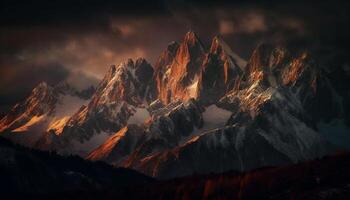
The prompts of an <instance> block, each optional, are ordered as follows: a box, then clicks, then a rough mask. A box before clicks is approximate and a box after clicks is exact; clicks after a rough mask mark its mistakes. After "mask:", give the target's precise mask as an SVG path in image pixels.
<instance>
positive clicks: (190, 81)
mask: <svg viewBox="0 0 350 200" xmlns="http://www.w3.org/2000/svg"><path fill="white" fill-rule="evenodd" d="M175 49H176V53H175V55H174V58H173V59H169V58H171V56H172V54H173V52H174V50H175ZM204 54H205V51H204V47H203V45H202V43H201V42H200V40H199V38H198V37H197V35H196V34H195V33H194V32H188V33H187V34H186V36H185V38H184V40H183V41H182V43H181V44H180V45H179V46H178V47H177V45H176V44H173V45H172V46H170V47H168V49H167V50H166V52H164V53H163V55H162V56H164V57H161V58H159V61H158V63H159V66H157V68H158V69H162V70H161V73H159V74H158V75H157V78H158V81H157V83H158V86H157V87H158V91H159V98H160V99H161V100H162V101H163V102H164V103H165V104H167V103H170V102H171V101H174V100H177V99H183V100H188V99H190V98H196V97H197V90H198V79H199V76H200V73H201V63H202V61H203V58H204ZM168 55H169V57H168ZM168 63H169V64H168Z"/></svg>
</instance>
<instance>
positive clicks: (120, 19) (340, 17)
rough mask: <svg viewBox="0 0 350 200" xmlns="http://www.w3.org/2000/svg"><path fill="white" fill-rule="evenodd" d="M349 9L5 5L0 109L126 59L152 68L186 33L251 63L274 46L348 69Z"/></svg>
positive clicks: (0, 29)
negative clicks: (220, 40)
mask: <svg viewBox="0 0 350 200" xmlns="http://www.w3.org/2000/svg"><path fill="white" fill-rule="evenodd" d="M348 8H349V3H347V2H346V1H344V2H343V1H324V2H318V3H305V2H304V1H287V2H283V3H282V2H279V1H268V3H266V2H264V1H244V2H243V3H242V2H239V1H209V0H207V1H199V0H198V1H196V0H192V1H174V0H172V1H161V0H158V1H144V0H129V1H125V2H120V1H106V0H102V1H92V0H78V1H67V0H63V1H55V0H54V1H44V0H37V1H30V0H29V1H18V0H11V1H9V0H5V1H1V3H0V71H1V79H0V87H1V88H0V90H1V91H0V99H4V100H2V101H1V104H7V103H8V104H13V103H14V102H15V101H17V100H20V99H23V97H24V96H25V95H26V94H28V93H29V92H30V89H31V88H32V87H34V86H35V84H37V82H39V81H41V80H46V81H49V82H51V83H56V82H59V81H62V80H68V81H71V82H73V84H75V85H77V86H79V87H83V86H84V85H88V84H89V83H93V84H95V83H96V82H97V81H96V79H99V78H101V77H102V76H103V74H104V73H105V71H106V69H107V68H108V66H109V65H111V64H118V63H120V62H122V61H124V60H126V59H127V58H129V57H131V58H137V57H145V58H146V59H147V60H149V61H150V62H151V63H154V62H155V61H156V59H157V57H158V55H159V54H160V52H161V51H162V50H163V49H164V48H165V47H166V45H167V44H168V43H169V42H170V41H173V40H181V39H182V37H183V35H184V34H185V33H186V31H188V30H189V29H192V30H194V31H196V32H197V33H198V35H199V36H200V37H201V38H202V39H203V42H204V44H205V45H206V46H207V47H208V46H209V44H210V40H211V38H212V37H213V36H214V35H216V34H222V35H223V37H224V38H225V40H226V41H227V42H228V43H229V44H230V46H232V48H233V50H234V51H236V52H237V53H238V54H240V55H241V56H243V57H244V58H246V59H247V58H249V56H250V54H251V52H252V50H253V49H254V48H255V46H256V45H257V44H259V43H261V42H271V43H274V44H280V45H285V46H288V47H289V48H291V49H305V48H306V49H312V50H313V51H314V52H316V53H317V55H322V56H319V57H320V58H322V59H324V60H325V62H326V63H328V64H329V63H331V64H332V65H343V64H344V63H347V62H348V61H349V60H348V56H347V48H348V45H349V39H348V38H349V37H348V35H349V28H348V24H349V14H348ZM77 77H80V79H77ZM77 80H79V81H77ZM14 85H16V87H14Z"/></svg>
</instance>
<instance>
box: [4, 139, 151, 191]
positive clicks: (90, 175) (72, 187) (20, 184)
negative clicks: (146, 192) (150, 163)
mask: <svg viewBox="0 0 350 200" xmlns="http://www.w3.org/2000/svg"><path fill="white" fill-rule="evenodd" d="M0 177H1V178H0V193H1V195H10V196H12V195H22V194H23V195H24V194H28V195H30V194H33V195H38V194H41V195H45V194H53V193H64V192H87V191H90V192H91V191H97V190H101V189H103V190H105V189H108V188H122V187H124V186H129V185H132V184H144V183H149V182H151V181H152V179H151V178H148V177H146V176H144V175H142V174H139V173H137V172H135V171H132V170H128V169H123V168H113V167H112V166H110V165H107V164H105V163H102V162H96V163H92V162H89V161H85V160H83V159H82V158H80V157H77V156H68V157H63V156H59V155H57V154H56V153H48V152H42V151H39V150H32V149H28V148H26V147H22V146H19V145H15V144H13V143H11V142H10V141H8V140H6V139H3V138H1V137H0ZM2 197H4V196H2Z"/></svg>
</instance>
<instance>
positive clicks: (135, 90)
mask: <svg viewBox="0 0 350 200" xmlns="http://www.w3.org/2000/svg"><path fill="white" fill-rule="evenodd" d="M152 76H153V68H152V66H151V65H150V64H148V63H147V61H145V60H144V59H143V58H139V59H137V60H136V61H135V62H134V61H133V60H131V59H129V60H128V61H127V62H123V63H121V64H120V65H119V66H118V67H116V66H114V65H112V66H111V67H110V69H109V71H108V72H107V74H106V75H105V77H104V78H103V80H102V81H101V83H100V84H99V86H98V88H97V90H96V92H95V94H94V95H93V96H92V99H91V101H90V102H89V104H88V105H87V106H84V107H81V108H80V110H79V111H78V112H77V113H75V114H74V115H72V117H71V118H70V119H68V121H67V122H66V123H64V124H63V125H62V126H63V127H62V133H61V134H60V136H59V137H56V135H57V134H55V133H54V132H51V133H49V134H47V135H46V136H45V137H44V138H42V139H41V141H40V142H39V143H38V144H37V146H38V147H39V148H41V149H55V150H58V151H59V152H62V153H74V154H78V155H81V156H86V155H87V153H88V152H89V151H91V150H92V149H95V148H96V147H98V146H99V145H100V144H102V143H103V142H105V140H106V139H107V138H108V137H109V136H110V135H111V134H113V133H115V132H116V131H118V130H120V129H121V128H122V127H123V126H125V125H126V124H128V120H129V118H131V117H132V116H133V115H141V114H142V113H145V114H143V115H141V116H138V121H144V120H145V119H146V118H147V116H148V111H147V110H146V108H145V106H146V105H147V102H149V101H150V100H152V99H153V98H154V97H155V95H156V91H154V90H153V89H152V88H154V87H153V85H152V84H153V83H152ZM140 113H141V114H140Z"/></svg>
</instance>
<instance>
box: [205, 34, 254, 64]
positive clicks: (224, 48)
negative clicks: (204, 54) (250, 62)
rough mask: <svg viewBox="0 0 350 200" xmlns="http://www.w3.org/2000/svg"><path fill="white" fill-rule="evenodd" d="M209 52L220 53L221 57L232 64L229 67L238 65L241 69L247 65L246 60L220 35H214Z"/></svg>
mask: <svg viewBox="0 0 350 200" xmlns="http://www.w3.org/2000/svg"><path fill="white" fill-rule="evenodd" d="M209 53H211V54H217V55H220V56H221V59H229V60H230V64H231V65H232V66H231V67H239V68H240V69H241V70H242V71H243V70H244V68H245V66H246V65H247V62H246V61H245V60H244V59H243V58H241V57H239V56H238V55H237V54H236V53H234V52H233V50H232V49H231V47H230V46H229V45H228V44H227V43H226V42H225V41H224V39H223V37H222V36H220V35H216V36H215V37H214V38H213V40H212V43H211V46H210V51H209Z"/></svg>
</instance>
